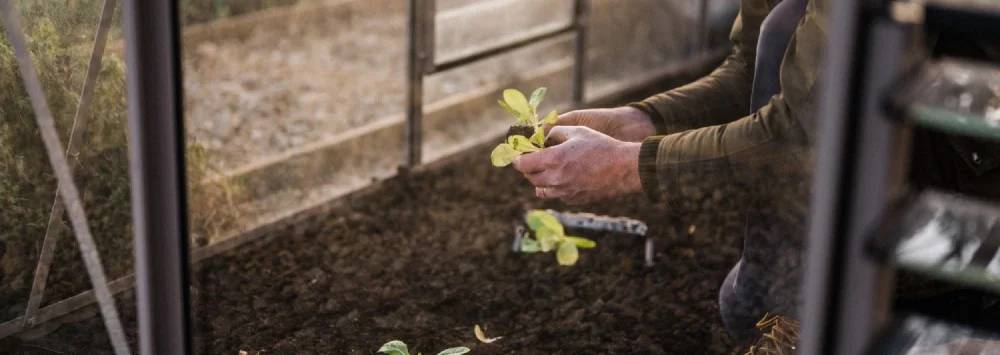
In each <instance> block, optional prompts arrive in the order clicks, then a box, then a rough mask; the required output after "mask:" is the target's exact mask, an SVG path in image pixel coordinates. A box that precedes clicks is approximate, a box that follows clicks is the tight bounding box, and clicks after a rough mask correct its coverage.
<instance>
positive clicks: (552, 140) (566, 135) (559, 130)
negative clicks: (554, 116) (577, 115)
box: [545, 126, 582, 147]
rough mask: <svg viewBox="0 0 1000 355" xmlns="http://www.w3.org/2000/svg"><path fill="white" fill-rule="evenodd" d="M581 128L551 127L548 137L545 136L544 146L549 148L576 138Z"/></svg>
mask: <svg viewBox="0 0 1000 355" xmlns="http://www.w3.org/2000/svg"><path fill="white" fill-rule="evenodd" d="M581 129H582V127H577V126H556V127H552V130H551V131H549V133H548V135H546V136H545V146H546V147H550V146H554V145H558V144H561V143H562V142H565V141H567V140H569V139H570V138H572V137H573V136H576V135H577V133H579V132H580V130H581Z"/></svg>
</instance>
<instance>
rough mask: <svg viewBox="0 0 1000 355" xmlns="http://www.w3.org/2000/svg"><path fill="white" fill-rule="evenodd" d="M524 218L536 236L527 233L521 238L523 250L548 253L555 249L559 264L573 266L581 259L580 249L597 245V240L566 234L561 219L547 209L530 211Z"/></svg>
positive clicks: (525, 251)
mask: <svg viewBox="0 0 1000 355" xmlns="http://www.w3.org/2000/svg"><path fill="white" fill-rule="evenodd" d="M524 220H525V222H526V223H527V224H528V228H529V229H531V231H532V232H533V234H534V235H535V237H534V238H531V236H530V235H525V236H524V237H523V238H522V239H521V251H522V252H524V253H538V252H542V253H547V252H550V251H553V250H555V251H556V261H558V262H559V265H563V266H572V265H574V264H576V262H577V260H579V259H580V249H592V248H594V247H596V246H597V242H595V241H593V240H590V239H587V238H582V237H574V236H570V235H566V231H565V228H563V225H562V223H559V219H558V218H556V216H554V215H552V214H551V213H549V212H547V211H543V210H532V211H529V212H528V213H527V214H526V215H525V217H524ZM526 234H527V233H526Z"/></svg>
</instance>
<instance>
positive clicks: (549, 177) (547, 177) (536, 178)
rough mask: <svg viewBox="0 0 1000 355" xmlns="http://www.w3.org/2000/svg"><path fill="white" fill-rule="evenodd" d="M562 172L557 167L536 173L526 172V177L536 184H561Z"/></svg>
mask: <svg viewBox="0 0 1000 355" xmlns="http://www.w3.org/2000/svg"><path fill="white" fill-rule="evenodd" d="M560 176H561V175H560V172H559V171H556V170H555V169H549V170H545V171H542V172H539V173H534V174H524V177H525V178H526V179H528V181H529V182H531V184H532V185H535V186H549V187H555V186H561V185H562V179H561V178H560Z"/></svg>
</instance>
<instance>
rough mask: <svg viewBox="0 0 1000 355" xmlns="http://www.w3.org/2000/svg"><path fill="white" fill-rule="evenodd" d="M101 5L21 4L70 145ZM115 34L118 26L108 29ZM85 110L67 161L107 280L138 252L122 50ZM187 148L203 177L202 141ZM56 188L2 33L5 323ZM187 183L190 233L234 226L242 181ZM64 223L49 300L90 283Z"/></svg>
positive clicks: (193, 173) (106, 63)
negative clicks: (79, 139) (80, 134)
mask: <svg viewBox="0 0 1000 355" xmlns="http://www.w3.org/2000/svg"><path fill="white" fill-rule="evenodd" d="M102 2H103V1H102V0H76V1H50V0H39V1H20V2H19V3H18V5H19V6H20V8H21V10H22V13H23V14H24V16H23V17H22V18H23V22H22V25H23V26H24V28H23V30H24V32H25V33H26V35H27V36H28V44H29V48H30V50H31V54H32V59H33V61H34V64H35V66H36V69H37V71H38V75H39V80H40V81H41V84H42V88H43V91H44V92H45V95H46V99H47V101H48V104H49V107H50V110H51V111H52V114H53V117H54V119H55V121H56V126H57V129H58V130H59V133H60V138H61V139H62V142H63V145H64V146H65V145H66V144H67V143H68V140H69V133H70V128H71V127H72V122H73V117H74V115H75V112H76V106H77V104H78V102H79V99H80V97H79V95H80V90H81V88H82V87H83V82H84V78H85V77H86V72H87V66H88V63H89V60H90V53H91V50H92V46H93V35H94V32H95V31H96V27H97V23H98V19H99V17H100V9H101V4H102ZM119 13H120V11H119ZM116 20H117V22H116V24H120V19H119V18H116ZM116 27H118V26H116ZM116 31H117V32H116ZM116 33H120V27H119V28H115V29H114V30H113V31H112V34H116ZM111 40H112V41H115V40H120V36H118V35H115V36H113V37H112V39H111ZM109 47H110V46H109ZM89 117H90V119H89V125H88V129H87V132H86V134H85V135H84V139H85V141H84V144H83V145H82V149H81V150H80V154H79V155H78V156H74V157H69V161H70V162H71V164H73V166H74V168H73V172H74V177H75V182H76V184H77V186H78V187H79V189H80V192H81V195H82V198H83V202H84V207H85V210H86V212H87V217H88V220H89V222H90V227H91V230H92V232H93V234H94V239H95V240H96V242H97V245H98V250H99V251H100V254H101V257H102V261H103V264H104V267H105V268H106V269H107V273H108V275H109V277H112V278H114V277H120V276H123V275H125V274H126V273H128V272H130V271H131V265H132V258H133V256H132V247H131V246H132V224H131V207H130V186H129V176H128V147H127V133H126V132H127V116H126V105H125V63H124V61H123V60H122V58H121V57H120V54H118V53H114V52H112V51H108V52H105V55H104V59H103V62H102V66H101V69H100V73H99V76H98V78H97V82H96V87H95V90H94V97H93V103H92V105H91V108H90V115H89ZM187 151H188V152H189V154H188V161H187V162H188V171H187V173H188V177H189V179H190V181H193V182H197V181H201V180H202V179H203V178H204V176H206V174H207V173H208V170H207V159H208V157H207V156H206V155H205V154H204V150H203V149H202V148H201V147H200V146H198V145H197V144H189V145H188V149H187ZM56 185H57V184H56V179H55V177H54V175H53V174H52V168H51V166H50V165H49V160H48V156H47V155H46V152H45V149H44V146H43V144H42V140H41V136H40V134H39V132H38V127H37V125H36V123H35V116H34V112H33V110H32V108H31V104H30V102H29V99H28V95H27V93H26V92H25V90H24V86H23V84H22V81H21V76H20V75H19V72H18V67H17V63H16V61H15V59H14V54H13V50H12V48H11V46H10V44H9V43H8V42H7V40H6V38H5V36H0V241H2V242H4V244H6V248H5V249H6V253H5V255H4V256H3V258H2V259H0V278H2V279H0V305H3V306H2V307H0V320H4V319H10V318H12V317H14V316H17V315H19V313H20V312H22V311H23V307H24V302H26V300H27V293H28V291H29V290H30V287H31V279H32V275H33V273H34V268H35V263H36V261H37V257H38V253H39V251H40V248H41V244H42V239H43V236H44V235H45V229H46V226H47V222H48V216H49V211H50V209H51V207H52V201H53V199H54V198H55V188H56ZM189 185H190V186H191V189H190V193H189V195H190V198H189V201H188V203H189V205H190V206H191V211H192V214H193V216H192V217H193V218H191V228H192V232H193V233H192V234H193V235H204V236H206V237H208V238H210V237H211V236H212V235H213V234H218V233H221V231H223V230H225V229H226V228H228V227H231V226H232V224H233V221H234V219H235V217H236V215H235V212H232V211H235V208H233V206H232V205H231V203H230V202H229V201H232V195H233V194H235V193H238V191H239V189H238V188H237V187H235V186H231V184H228V183H225V184H215V185H211V186H202V185H199V184H189ZM207 211H211V212H212V213H211V214H210V215H209V214H207ZM203 216H206V217H203ZM63 220H64V224H63V226H64V227H62V228H61V230H60V231H58V233H59V235H60V238H61V241H60V243H59V244H58V249H57V251H56V255H55V259H54V261H53V265H54V266H53V269H52V272H51V274H50V277H49V285H50V287H49V291H50V292H47V294H46V299H47V300H49V301H54V300H58V299H59V298H61V297H66V296H70V295H72V294H75V293H77V292H81V291H83V290H85V289H87V288H89V281H88V280H87V279H86V278H85V277H80V275H81V273H80V270H82V269H83V266H82V262H81V261H80V255H79V252H78V251H77V247H76V243H75V241H74V240H73V238H72V234H71V233H72V232H71V231H70V229H69V228H68V223H66V222H67V220H66V218H65V216H63Z"/></svg>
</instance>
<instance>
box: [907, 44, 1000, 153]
mask: <svg viewBox="0 0 1000 355" xmlns="http://www.w3.org/2000/svg"><path fill="white" fill-rule="evenodd" d="M895 105H896V107H897V108H898V109H900V110H901V111H902V112H903V113H904V114H905V115H906V116H907V117H908V118H909V119H911V120H912V121H914V122H915V123H917V124H918V125H921V126H926V127H929V128H933V129H937V130H940V131H943V132H947V133H952V134H958V135H965V136H971V137H978V138H986V139H992V140H1000V68H998V67H995V66H991V65H989V64H984V63H978V62H973V61H967V60H960V59H950V58H948V59H941V60H936V61H931V62H928V63H925V64H923V66H921V68H920V69H919V71H918V72H917V74H916V75H915V76H913V77H912V78H911V79H909V80H907V82H906V83H905V84H904V88H903V90H901V91H900V92H899V96H897V97H896V99H895Z"/></svg>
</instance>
